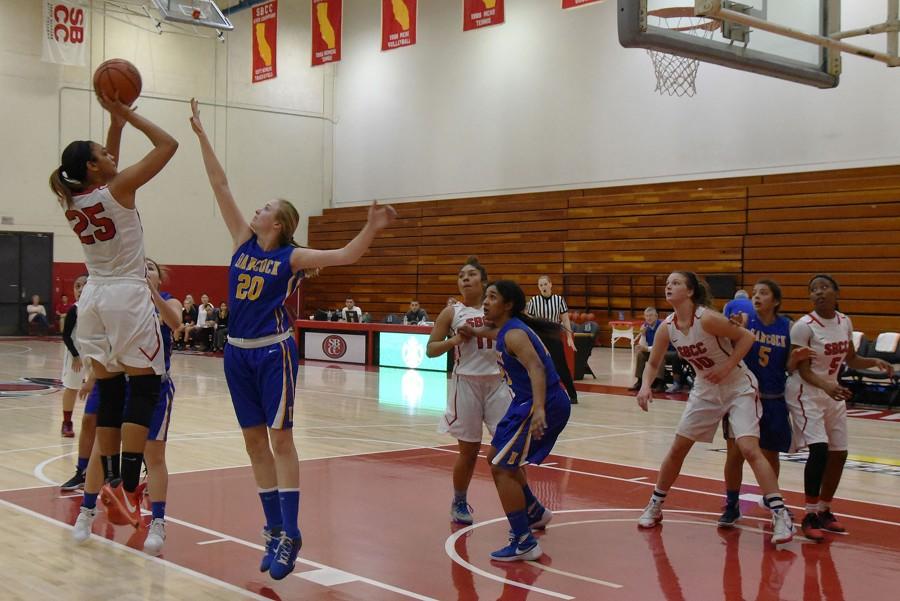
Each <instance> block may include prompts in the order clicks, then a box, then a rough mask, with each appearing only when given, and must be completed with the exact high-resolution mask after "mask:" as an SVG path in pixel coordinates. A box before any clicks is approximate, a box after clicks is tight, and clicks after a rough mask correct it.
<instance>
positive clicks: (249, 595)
mask: <svg viewBox="0 0 900 601" xmlns="http://www.w3.org/2000/svg"><path fill="white" fill-rule="evenodd" d="M0 505H3V506H4V507H9V508H10V509H14V510H15V511H18V512H20V513H24V514H26V515H30V516H31V517H34V518H37V519H39V520H42V521H44V522H46V523H48V524H52V525H54V526H57V527H59V528H63V529H65V530H69V531H71V529H72V527H71V526H70V525H69V524H66V523H65V522H60V521H59V520H55V519H53V518H51V517H49V516H46V515H43V514H40V513H38V512H36V511H32V510H30V509H26V508H25V507H21V506H19V505H16V504H15V503H10V502H9V501H6V500H4V499H0ZM90 540H91V542H92V543H93V542H99V543H101V544H104V545H109V546H111V547H114V548H116V549H118V550H120V551H124V552H126V553H130V554H132V555H136V556H138V557H140V558H141V559H143V560H145V561H152V562H156V563H159V564H162V565H164V566H165V567H166V568H171V569H173V570H176V571H179V572H181V573H183V574H187V575H189V576H193V577H195V578H199V579H200V580H202V581H204V582H207V583H209V584H214V585H216V586H219V587H221V588H224V589H226V590H228V591H231V592H233V593H238V594H240V595H243V596H245V597H247V598H248V599H255V600H257V601H271V600H270V599H268V598H267V597H263V596H261V595H257V594H256V593H254V592H251V591H248V590H246V589H242V588H240V587H238V586H235V585H233V584H231V583H229V582H225V581H224V580H219V579H218V578H213V577H212V576H209V575H207V574H203V573H202V572H197V571H195V570H192V569H190V568H187V567H185V566H182V565H179V564H177V563H173V562H171V561H167V560H165V559H162V558H161V557H153V556H152V555H147V554H146V553H144V552H143V551H138V550H137V549H132V548H131V547H128V546H126V545H123V544H121V543H117V542H116V541H114V540H109V539H107V538H103V537H101V536H91V539H90ZM73 544H74V543H73Z"/></svg>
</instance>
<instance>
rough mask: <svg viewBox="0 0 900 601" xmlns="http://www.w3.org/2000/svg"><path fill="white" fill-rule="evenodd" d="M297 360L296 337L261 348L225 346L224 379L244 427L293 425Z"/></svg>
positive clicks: (241, 424)
mask: <svg viewBox="0 0 900 601" xmlns="http://www.w3.org/2000/svg"><path fill="white" fill-rule="evenodd" d="M297 361H298V355H297V343H296V342H295V341H294V339H293V337H291V338H288V339H286V340H284V341H282V342H278V343H275V344H270V345H269V346H264V347H260V348H253V349H245V348H238V347H236V346H234V345H233V344H229V345H228V346H226V347H225V380H226V381H227V382H228V390H229V392H231V403H232V405H234V413H235V415H236V416H237V420H238V424H240V426H241V428H252V427H254V426H261V425H263V424H265V425H266V426H268V427H270V428H272V429H275V430H279V429H283V428H291V427H293V425H294V388H295V387H296V383H297V366H298V364H297Z"/></svg>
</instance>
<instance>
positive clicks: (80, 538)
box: [72, 507, 97, 544]
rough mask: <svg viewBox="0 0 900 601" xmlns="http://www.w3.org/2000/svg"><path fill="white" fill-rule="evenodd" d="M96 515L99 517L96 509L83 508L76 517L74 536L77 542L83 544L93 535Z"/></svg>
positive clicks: (73, 529)
mask: <svg viewBox="0 0 900 601" xmlns="http://www.w3.org/2000/svg"><path fill="white" fill-rule="evenodd" d="M95 517H97V510H96V509H88V508H87V507H82V508H81V511H80V512H79V513H78V517H77V518H76V519H75V526H74V528H72V538H73V539H74V540H75V542H76V543H78V544H81V543H83V542H84V541H86V540H87V539H89V538H90V537H91V527H92V526H93V525H94V518H95Z"/></svg>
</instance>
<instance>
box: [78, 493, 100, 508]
mask: <svg viewBox="0 0 900 601" xmlns="http://www.w3.org/2000/svg"><path fill="white" fill-rule="evenodd" d="M81 506H82V507H87V508H88V509H96V508H97V493H89V492H86V493H84V500H83V501H81Z"/></svg>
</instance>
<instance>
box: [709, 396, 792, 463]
mask: <svg viewBox="0 0 900 601" xmlns="http://www.w3.org/2000/svg"><path fill="white" fill-rule="evenodd" d="M759 401H760V404H761V405H762V415H761V416H760V418H759V448H761V449H763V450H765V451H777V452H779V453H787V452H788V451H789V450H790V448H791V435H792V433H791V423H790V420H789V419H788V416H789V415H790V412H789V410H788V406H787V403H786V402H785V400H784V397H781V398H774V399H764V398H760V399H759ZM722 434H723V435H724V436H725V438H734V433H733V432H732V431H731V426H730V424H729V423H728V416H727V415H726V416H725V417H723V418H722Z"/></svg>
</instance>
